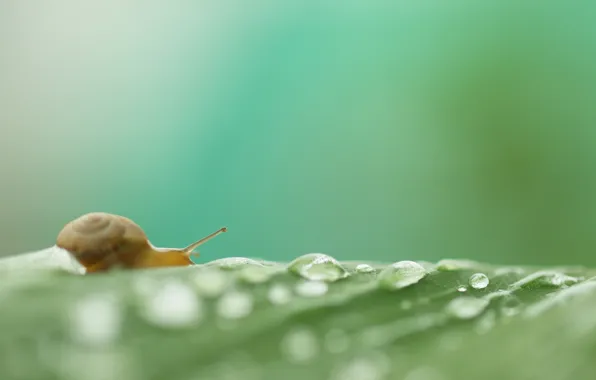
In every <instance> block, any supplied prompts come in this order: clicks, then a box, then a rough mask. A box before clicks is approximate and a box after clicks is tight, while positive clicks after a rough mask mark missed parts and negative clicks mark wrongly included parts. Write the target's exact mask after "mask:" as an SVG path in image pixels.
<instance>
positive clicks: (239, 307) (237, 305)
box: [217, 290, 253, 320]
mask: <svg viewBox="0 0 596 380" xmlns="http://www.w3.org/2000/svg"><path fill="white" fill-rule="evenodd" d="M252 309H253V299H252V297H251V295H250V294H248V293H244V292H240V291H237V290H234V291H230V292H227V293H226V294H224V295H223V296H222V297H221V298H220V299H219V300H218V302H217V313H218V314H219V315H220V316H221V317H223V318H225V319H233V320H235V319H241V318H244V317H246V316H248V315H249V314H250V313H251V312H252Z"/></svg>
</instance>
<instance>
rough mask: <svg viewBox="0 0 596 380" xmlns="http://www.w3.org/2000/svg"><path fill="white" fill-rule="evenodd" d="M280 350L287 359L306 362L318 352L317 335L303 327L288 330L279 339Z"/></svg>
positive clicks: (298, 362)
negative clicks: (280, 339)
mask: <svg viewBox="0 0 596 380" xmlns="http://www.w3.org/2000/svg"><path fill="white" fill-rule="evenodd" d="M281 350H282V352H283V353H284V354H285V356H286V358H287V360H288V361H290V362H292V363H297V364H302V363H306V362H308V361H310V360H312V359H313V358H315V357H316V356H317V355H318V354H319V350H320V349H319V343H318V341H317V336H316V335H315V333H313V332H312V331H311V330H309V329H307V328H305V327H296V328H293V329H292V330H290V331H289V332H288V333H287V334H286V335H285V336H284V337H283V339H282V341H281Z"/></svg>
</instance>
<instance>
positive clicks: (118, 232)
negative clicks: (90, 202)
mask: <svg viewBox="0 0 596 380" xmlns="http://www.w3.org/2000/svg"><path fill="white" fill-rule="evenodd" d="M131 238H132V239H134V240H135V241H145V240H147V239H146V236H145V233H144V232H143V230H142V229H141V228H140V227H139V226H138V225H137V224H136V223H134V222H133V221H132V220H130V219H127V218H124V217H121V216H118V215H112V214H107V213H101V212H95V213H89V214H85V215H83V216H81V217H79V218H77V219H75V220H73V221H71V222H70V223H68V224H67V225H66V226H64V228H63V229H62V231H60V233H59V234H58V238H57V239H56V245H57V246H58V247H60V248H63V249H65V250H67V251H69V252H70V253H72V254H73V255H74V256H75V257H76V258H77V259H78V260H79V261H80V262H81V263H82V264H83V265H92V264H95V263H97V262H99V261H101V260H103V259H104V258H106V257H107V256H108V255H110V254H112V253H117V252H118V250H119V249H120V248H122V247H123V246H126V245H127V244H128V241H129V240H131Z"/></svg>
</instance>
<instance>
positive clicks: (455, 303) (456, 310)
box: [446, 297, 489, 319]
mask: <svg viewBox="0 0 596 380" xmlns="http://www.w3.org/2000/svg"><path fill="white" fill-rule="evenodd" d="M488 304H489V302H488V301H487V300H486V299H483V298H475V297H458V298H455V299H454V300H452V301H451V302H449V304H447V307H446V311H447V314H449V315H451V316H453V317H456V318H459V319H472V318H475V317H477V316H479V315H480V314H482V312H483V311H484V309H486V307H487V306H488Z"/></svg>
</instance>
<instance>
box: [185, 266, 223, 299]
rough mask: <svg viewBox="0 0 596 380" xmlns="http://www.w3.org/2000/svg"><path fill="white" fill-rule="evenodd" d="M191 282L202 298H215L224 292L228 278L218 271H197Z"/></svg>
mask: <svg viewBox="0 0 596 380" xmlns="http://www.w3.org/2000/svg"><path fill="white" fill-rule="evenodd" d="M192 280H193V282H194V285H195V287H196V288H197V290H198V291H199V293H200V294H201V295H202V296H205V297H217V296H219V295H220V294H222V293H223V292H224V290H226V288H227V286H228V284H229V282H230V281H229V277H228V276H227V275H226V274H224V273H222V272H220V271H219V270H199V271H197V273H196V274H193V276H192Z"/></svg>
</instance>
